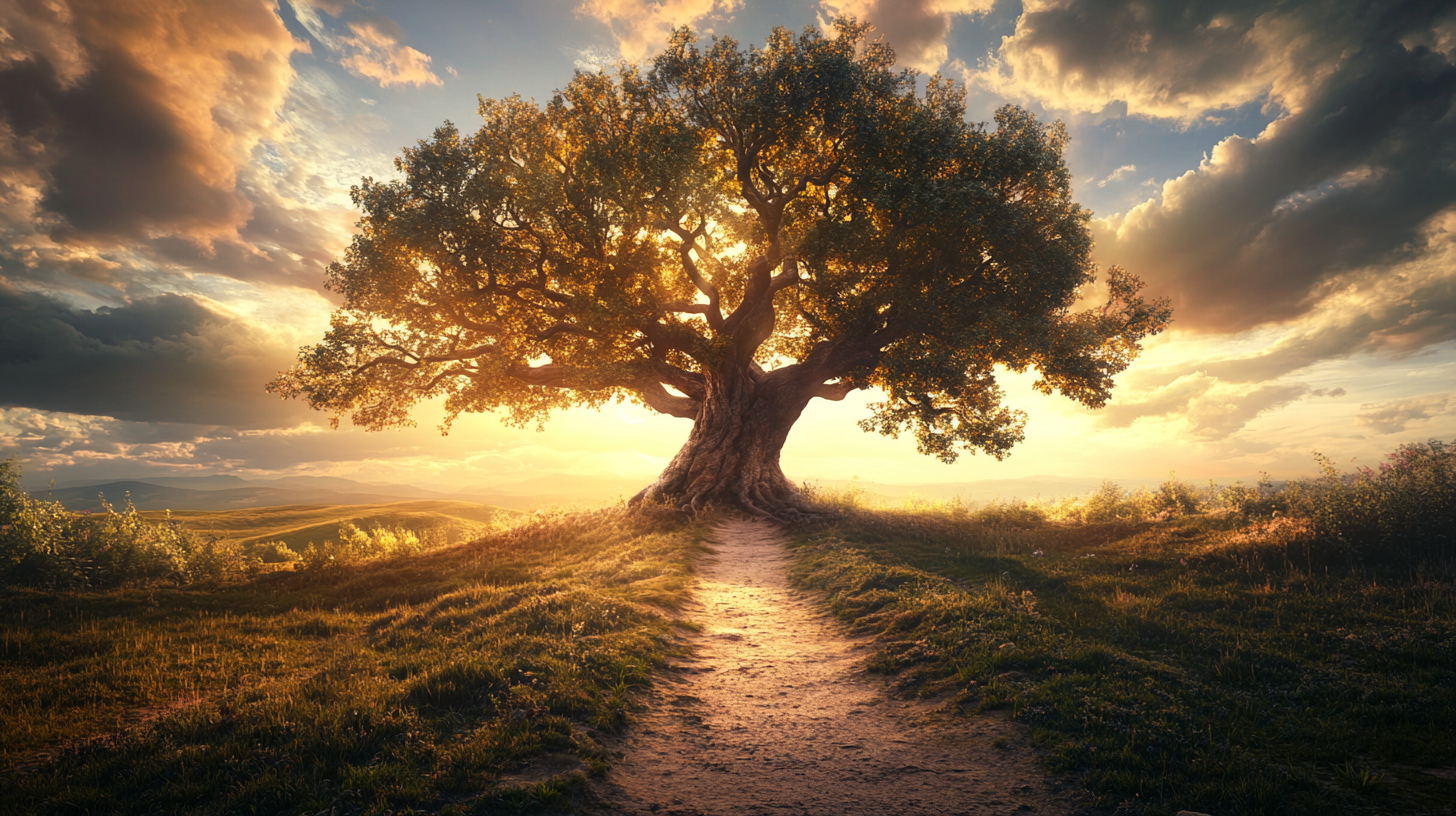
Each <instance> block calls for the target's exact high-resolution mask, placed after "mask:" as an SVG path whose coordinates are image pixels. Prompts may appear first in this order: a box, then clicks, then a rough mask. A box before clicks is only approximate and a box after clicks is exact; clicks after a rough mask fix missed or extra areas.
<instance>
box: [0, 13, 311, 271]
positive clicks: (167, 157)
mask: <svg viewBox="0 0 1456 816" xmlns="http://www.w3.org/2000/svg"><path fill="white" fill-rule="evenodd" d="M158 6H159V4H153V3H112V2H104V0H72V1H71V2H68V3H64V2H54V3H17V2H10V3H5V4H4V6H3V7H4V9H5V10H4V13H3V14H0V19H4V20H5V31H6V33H7V34H8V35H9V38H8V39H6V40H5V42H4V43H3V47H0V173H3V174H4V178H3V179H0V180H3V182H5V183H4V184H0V211H3V212H4V213H6V214H7V215H9V216H10V217H11V219H13V220H22V221H30V220H32V218H34V219H36V220H38V221H41V222H43V225H44V227H45V229H44V231H45V232H47V233H48V234H50V235H52V236H54V237H58V238H66V239H74V238H81V239H87V240H98V239H112V240H114V241H115V242H123V241H126V240H129V239H135V238H145V237H148V236H152V235H157V234H166V233H177V232H185V233H187V234H190V235H194V236H198V237H201V238H204V239H205V238H209V237H213V236H220V235H227V234H230V233H231V232H232V231H233V230H235V229H236V228H237V227H238V226H239V225H240V224H242V223H244V222H246V220H247V218H248V216H249V213H250V206H249V202H248V201H247V199H246V197H245V196H243V195H242V194H241V193H239V191H238V190H237V188H236V178H237V168H238V166H239V165H240V164H242V163H244V162H246V161H247V160H248V158H249V156H250V154H251V152H252V150H253V148H254V147H255V146H256V145H257V144H258V143H259V142H260V141H261V140H263V139H265V138H268V137H269V136H271V135H273V134H274V133H275V132H276V128H277V125H278V123H277V118H276V116H275V115H274V111H275V110H276V109H277V108H278V106H279V105H280V104H281V103H282V101H283V99H284V96H285V95H286V93H287V90H288V85H289V82H290V81H291V79H292V76H293V72H292V68H291V67H290V66H289V56H290V55H291V54H292V53H293V51H294V50H295V48H296V44H295V42H294V40H293V38H292V36H291V35H289V34H288V32H287V30H286V29H285V28H284V26H283V24H282V22H281V21H280V20H279V19H278V17H277V15H276V14H274V13H273V12H272V10H271V9H270V8H269V7H268V6H267V5H266V4H258V3H234V4H223V5H217V4H211V3H202V2H191V3H168V4H165V9H163V8H160V7H158ZM164 12H165V13H164ZM159 43H165V44H166V46H165V47H158V44H159Z"/></svg>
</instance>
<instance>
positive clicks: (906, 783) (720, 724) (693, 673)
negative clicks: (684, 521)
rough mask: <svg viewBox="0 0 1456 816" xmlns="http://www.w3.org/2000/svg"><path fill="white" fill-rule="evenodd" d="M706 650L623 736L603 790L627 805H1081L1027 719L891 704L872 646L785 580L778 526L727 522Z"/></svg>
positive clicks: (702, 610)
mask: <svg viewBox="0 0 1456 816" xmlns="http://www.w3.org/2000/svg"><path fill="white" fill-rule="evenodd" d="M716 533H717V535H716V542H715V543H716V546H715V555H714V557H712V558H709V559H705V560H706V563H705V565H704V567H705V568H704V570H703V573H702V583H701V586H700V588H699V591H698V596H697V600H696V605H697V608H695V609H691V610H689V611H690V616H691V617H692V619H694V620H696V621H697V622H699V623H701V624H702V625H703V630H702V633H701V634H700V635H698V636H696V641H697V642H696V644H695V645H696V649H695V653H696V657H695V659H694V660H693V661H691V662H689V663H687V664H685V665H684V666H683V667H682V671H680V672H679V673H677V676H676V677H675V678H674V679H672V680H669V681H666V683H665V684H664V685H663V686H662V687H661V690H660V691H661V693H660V694H659V695H658V700H659V702H658V703H657V704H656V706H655V707H654V708H653V709H652V710H650V711H648V712H646V713H645V714H644V715H643V717H642V718H641V721H640V722H639V724H638V725H637V726H636V727H635V728H634V729H632V731H631V733H630V734H629V735H628V736H627V737H625V738H624V739H623V740H621V741H620V742H617V743H615V744H614V745H612V746H611V747H612V750H613V753H614V754H615V758H614V761H613V763H612V765H613V767H612V770H611V772H610V773H609V774H608V775H607V777H606V778H605V780H602V781H598V782H597V783H595V787H594V790H593V795H592V799H593V800H594V801H595V802H596V805H597V806H598V807H599V808H600V809H601V810H603V811H605V812H609V813H619V814H635V813H656V814H684V815H687V814H695V815H696V814H705V815H706V814H768V813H773V814H888V813H899V814H988V813H1016V812H1036V813H1072V812H1075V811H1076V810H1077V805H1078V797H1077V795H1076V794H1075V793H1074V792H1073V791H1070V790H1065V791H1064V790H1063V789H1062V788H1061V786H1060V785H1058V784H1057V783H1056V781H1055V780H1052V779H1049V778H1048V777H1047V776H1046V774H1045V772H1044V771H1043V770H1041V769H1040V768H1039V767H1038V766H1037V764H1036V761H1035V757H1034V756H1033V754H1032V752H1031V750H1030V747H1029V739H1028V737H1027V734H1026V731H1025V729H1024V728H1023V727H1022V726H1020V725H1018V724H1015V723H1012V722H1010V721H1008V720H1007V719H1005V718H1004V717H1001V716H988V717H977V718H972V719H969V720H967V719H965V718H952V717H951V716H950V715H948V714H944V713H940V712H937V711H935V710H934V708H933V706H930V705H928V704H924V703H913V702H905V701H897V700H893V699H891V698H890V697H889V696H888V694H887V686H886V683H885V682H884V681H883V680H882V679H880V678H876V677H873V676H869V675H866V674H865V672H864V670H863V668H862V663H863V657H864V653H863V651H857V650H856V648H855V646H856V642H855V641H853V640H851V639H849V638H848V637H846V636H845V634H844V632H843V631H842V629H841V628H840V627H839V625H838V624H837V623H835V622H834V621H832V620H830V619H828V618H826V617H825V616H824V615H823V614H821V613H820V612H818V611H816V609H815V606H814V604H813V602H812V600H811V599H810V598H809V597H808V596H807V595H805V594H803V593H800V592H798V591H797V590H795V589H793V588H792V587H791V586H790V585H789V581H788V576H787V573H786V567H787V565H788V560H789V556H788V553H787V551H786V549H785V548H784V545H783V540H782V538H781V537H780V536H779V534H778V533H777V531H776V530H775V528H774V527H772V526H771V525H769V524H766V523H762V522H755V521H730V522H725V523H724V524H722V525H720V526H719V527H718V528H717V530H716Z"/></svg>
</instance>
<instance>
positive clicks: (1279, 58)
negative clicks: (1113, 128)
mask: <svg viewBox="0 0 1456 816" xmlns="http://www.w3.org/2000/svg"><path fill="white" fill-rule="evenodd" d="M1023 8H1024V12H1023V14H1022V16H1021V18H1020V19H1019V20H1018V21H1017V25H1016V31H1015V32H1014V33H1013V34H1011V35H1010V36H1007V37H1005V38H1004V39H1003V40H1002V43H1001V47H1000V49H999V50H998V52H997V54H996V56H995V57H994V58H993V59H991V60H990V61H989V62H988V63H987V64H986V65H985V66H984V68H983V69H982V70H980V71H979V72H976V73H975V75H974V76H973V80H974V81H976V82H977V83H978V84H981V85H983V86H985V87H987V88H990V89H992V90H995V91H997V92H1000V93H1002V94H1004V95H1006V96H1009V97H1012V98H1030V99H1036V100H1038V101H1040V102H1042V103H1044V104H1046V105H1047V106H1048V107H1052V108H1057V109H1059V110H1071V111H1082V112H1089V113H1096V112H1098V111H1101V110H1103V109H1104V108H1106V107H1107V106H1109V105H1112V104H1113V103H1118V102H1121V103H1124V104H1126V106H1127V112H1128V113H1130V114H1134V115H1146V116H1153V117H1158V118H1166V119H1175V120H1178V121H1181V122H1184V123H1194V122H1197V121H1200V120H1203V119H1206V118H1208V117H1209V114H1210V112H1213V111H1220V110H1227V109H1231V108H1236V107H1239V106H1241V105H1244V104H1246V103H1249V102H1253V101H1258V100H1262V99H1265V98H1267V99H1269V100H1270V101H1272V102H1274V103H1275V104H1278V105H1281V106H1283V107H1284V108H1286V109H1290V110H1297V109H1301V108H1303V107H1305V105H1306V100H1307V97H1308V95H1309V94H1310V93H1311V92H1312V91H1314V90H1315V89H1317V88H1318V87H1319V85H1320V84H1321V83H1322V82H1323V81H1324V79H1325V78H1326V77H1328V76H1329V75H1330V74H1331V73H1333V72H1334V71H1336V70H1338V69H1339V68H1340V67H1341V65H1342V64H1343V62H1344V61H1345V60H1347V59H1348V58H1349V57H1350V56H1351V55H1352V54H1354V53H1356V52H1358V51H1359V50H1360V49H1361V47H1362V46H1363V45H1364V44H1365V43H1366V42H1367V37H1371V36H1373V37H1385V38H1387V39H1388V38H1390V37H1391V35H1392V33H1393V31H1392V29H1395V30H1398V31H1399V35H1398V36H1396V37H1395V39H1399V36H1405V35H1408V34H1409V33H1412V32H1418V31H1424V30H1425V28H1426V26H1428V25H1429V24H1430V21H1431V18H1432V17H1433V15H1434V13H1435V10H1436V8H1435V4H1429V3H1404V4H1400V3H1396V4H1390V3H1387V4H1361V3H1356V2H1344V3H1338V2H1337V3H1320V4H1314V3H1308V4H1300V5H1288V6H1283V7H1274V8H1271V7H1270V5H1269V4H1268V3H1263V2H1258V0H1225V1H1224V2H1214V3H1202V4H1198V5H1196V6H1187V5H1180V4H1173V3H1145V2H1140V0H1030V1H1029V2H1027V3H1025V4H1024V7H1023Z"/></svg>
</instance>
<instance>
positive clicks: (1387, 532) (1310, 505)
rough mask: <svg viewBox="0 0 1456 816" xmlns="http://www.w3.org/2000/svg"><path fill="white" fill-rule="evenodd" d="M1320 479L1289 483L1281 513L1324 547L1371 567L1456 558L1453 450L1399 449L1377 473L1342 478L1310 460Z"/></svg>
mask: <svg viewBox="0 0 1456 816" xmlns="http://www.w3.org/2000/svg"><path fill="white" fill-rule="evenodd" d="M1315 458H1316V460H1317V461H1318V462H1319V464H1320V470H1321V472H1322V473H1321V475H1320V476H1319V477H1317V478H1314V479H1301V480H1298V481H1295V482H1292V483H1290V485H1289V487H1288V488H1287V489H1286V490H1285V498H1286V500H1287V502H1288V506H1289V511H1290V512H1291V513H1294V514H1298V515H1300V516H1303V517H1305V518H1308V519H1309V520H1310V522H1311V523H1312V524H1313V525H1314V529H1315V535H1316V538H1317V540H1318V541H1319V542H1320V543H1321V544H1323V545H1325V546H1326V547H1329V548H1332V549H1335V550H1337V551H1342V552H1345V553H1348V554H1349V555H1351V556H1353V557H1356V558H1359V559H1361V560H1368V561H1376V562H1393V561H1410V560H1416V561H1420V560H1430V559H1440V560H1450V559H1452V558H1456V542H1453V540H1452V535H1453V534H1452V530H1453V529H1456V450H1452V448H1451V446H1450V445H1448V444H1446V443H1445V442H1442V441H1440V440H1435V439H1433V440H1431V441H1429V442H1426V443H1425V444H1419V443H1418V444H1410V445H1402V446H1400V449H1399V450H1397V451H1396V452H1394V453H1391V454H1388V455H1387V456H1386V459H1387V460H1388V461H1386V462H1385V463H1383V464H1381V465H1380V467H1379V469H1378V470H1371V469H1370V468H1360V469H1358V470H1356V471H1355V472H1354V473H1342V472H1341V471H1340V469H1339V468H1337V467H1336V466H1335V464H1334V462H1332V461H1331V460H1330V459H1328V458H1327V457H1324V456H1321V455H1319V454H1315Z"/></svg>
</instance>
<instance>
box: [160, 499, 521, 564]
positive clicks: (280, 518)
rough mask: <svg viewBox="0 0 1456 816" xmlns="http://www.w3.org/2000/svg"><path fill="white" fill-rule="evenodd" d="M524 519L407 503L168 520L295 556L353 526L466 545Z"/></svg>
mask: <svg viewBox="0 0 1456 816" xmlns="http://www.w3.org/2000/svg"><path fill="white" fill-rule="evenodd" d="M141 515H142V516H143V517H144V518H146V519H148V520H150V521H160V520H162V519H164V518H166V517H167V511H165V510H147V511H143V512H142V513H141ZM521 515H524V514H523V513H522V512H521V511H519V510H509V509H506V508H503V507H493V506H491V505H486V504H474V503H471V502H460V501H443V500H430V501H405V502H391V503H385V504H363V505H359V504H355V505H307V504H291V505H282V506H277V507H250V508H244V509H240V510H181V511H176V512H173V513H172V514H171V518H172V519H174V520H176V521H177V522H179V523H180V525H181V526H182V527H183V528H184V529H186V530H189V531H191V532H193V533H196V534H200V535H215V536H217V537H218V538H221V539H225V540H229V541H234V542H237V543H238V544H242V545H248V544H262V543H265V542H269V541H277V542H280V543H282V544H286V545H287V546H288V547H289V548H290V549H292V550H294V551H296V552H302V551H303V550H304V549H305V548H306V547H307V546H308V545H309V544H310V543H322V542H324V541H327V540H333V539H337V538H338V537H339V528H340V527H341V526H343V525H345V524H352V525H354V526H355V527H357V528H359V529H361V530H372V529H376V528H384V529H387V530H396V529H407V530H410V531H413V532H414V533H416V534H423V533H426V532H427V531H434V532H435V534H436V535H440V536H441V537H443V538H446V539H448V540H449V541H451V542H456V541H469V540H471V539H472V538H476V537H478V536H480V535H484V534H485V533H486V532H488V531H490V530H492V529H495V528H497V527H499V526H500V525H501V524H503V523H508V522H509V521H510V520H511V519H513V518H516V517H518V516H521Z"/></svg>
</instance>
